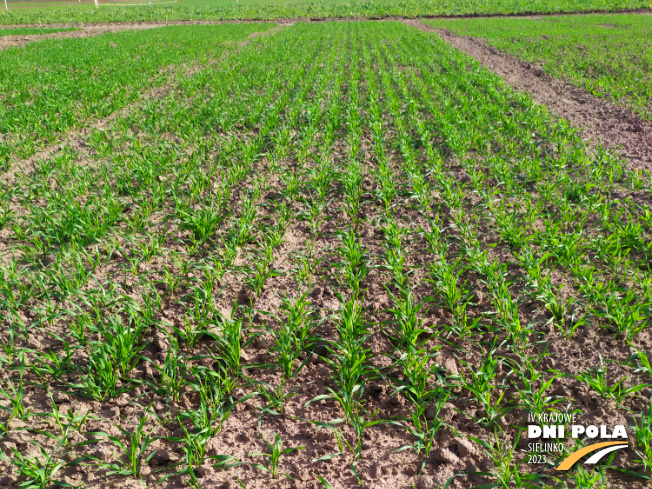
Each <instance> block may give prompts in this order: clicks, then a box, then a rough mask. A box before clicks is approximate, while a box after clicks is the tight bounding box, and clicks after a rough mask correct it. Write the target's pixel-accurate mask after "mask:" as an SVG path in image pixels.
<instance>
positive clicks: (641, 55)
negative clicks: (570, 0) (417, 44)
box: [430, 14, 652, 120]
mask: <svg viewBox="0 0 652 489" xmlns="http://www.w3.org/2000/svg"><path fill="white" fill-rule="evenodd" d="M430 24H432V25H433V26H435V27H443V28H446V29H448V30H450V31H451V32H453V33H455V34H459V35H465V36H473V37H481V38H483V39H485V40H486V41H487V42H488V43H489V44H490V45H492V46H494V47H496V48H498V49H500V50H502V51H504V52H506V53H509V54H512V55H514V56H517V57H519V58H522V59H524V60H526V61H531V62H540V63H542V64H543V68H544V70H545V71H546V72H547V73H549V74H550V75H552V76H555V77H559V78H565V79H568V80H570V81H572V82H573V83H575V84H576V85H578V86H580V87H582V88H584V89H585V90H586V91H587V92H589V93H592V94H593V95H596V96H598V97H609V98H611V99H613V100H614V101H616V102H619V103H624V104H626V105H628V106H630V107H631V108H632V109H634V110H635V111H636V112H637V113H638V114H640V115H641V117H643V118H645V119H647V120H651V119H652V77H651V73H652V16H650V15H626V14H624V15H590V16H573V17H548V18H534V19H514V18H510V19H507V18H505V19H464V20H452V21H446V20H437V21H431V22H430Z"/></svg>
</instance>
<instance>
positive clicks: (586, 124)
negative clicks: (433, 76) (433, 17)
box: [408, 21, 652, 170]
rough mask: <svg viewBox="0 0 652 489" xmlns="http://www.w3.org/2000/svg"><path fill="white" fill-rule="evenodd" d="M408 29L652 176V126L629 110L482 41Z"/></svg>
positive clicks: (417, 24) (443, 31) (422, 26)
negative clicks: (462, 56) (434, 38)
mask: <svg viewBox="0 0 652 489" xmlns="http://www.w3.org/2000/svg"><path fill="white" fill-rule="evenodd" d="M408 24H409V25H412V26H413V27H416V28H417V29H421V30H424V31H428V32H437V33H438V34H439V35H440V36H441V38H442V39H443V40H444V41H446V42H447V43H448V44H450V45H451V46H453V47H454V48H456V49H459V50H461V51H464V52H465V53H467V54H469V55H470V56H472V57H473V58H475V59H476V60H477V61H479V62H480V63H481V64H482V65H484V66H485V67H486V68H488V69H489V70H491V71H492V72H494V73H496V74H497V75H499V76H500V77H501V78H502V79H503V80H504V81H505V82H506V83H507V84H509V85H511V86H512V87H514V88H515V89H517V90H520V91H524V92H527V93H528V94H529V95H530V96H531V97H532V99H533V100H534V101H535V102H536V103H537V104H540V105H544V106H545V107H546V108H548V109H549V110H550V112H552V113H553V114H555V115H557V116H559V117H561V118H563V119H566V120H567V121H569V122H570V123H571V124H572V125H573V126H575V127H577V128H579V129H581V130H582V132H583V134H584V135H585V136H586V137H588V138H589V139H590V140H592V141H593V143H594V144H595V145H597V144H601V145H602V146H603V147H604V148H606V149H613V150H615V151H616V152H617V153H618V154H619V155H620V156H622V157H624V158H626V159H627V160H628V162H629V166H630V168H632V169H636V168H644V169H646V170H652V123H650V122H648V121H645V120H643V119H641V118H640V117H638V116H637V115H636V114H635V113H634V112H633V111H632V110H630V109H629V108H627V107H623V106H619V105H616V104H615V103H613V102H612V101H610V100H607V99H603V98H598V97H595V96H593V95H591V94H590V93H587V92H586V91H585V90H583V89H581V88H579V87H577V86H575V85H573V84H572V83H570V82H568V81H566V80H563V79H559V78H554V77H552V76H550V75H548V74H546V73H545V72H544V71H543V69H542V67H541V66H539V65H538V64H533V63H528V62H526V61H523V60H520V59H518V58H516V57H514V56H510V55H507V54H505V53H502V52H501V51H499V50H497V49H495V48H493V47H491V46H488V45H486V44H485V43H484V42H483V41H482V40H481V39H478V38H473V37H465V36H457V35H455V34H452V33H451V32H449V31H447V30H446V29H435V28H434V27H431V26H428V25H426V24H423V23H422V22H420V21H411V22H408Z"/></svg>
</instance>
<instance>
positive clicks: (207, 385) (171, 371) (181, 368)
mask: <svg viewBox="0 0 652 489" xmlns="http://www.w3.org/2000/svg"><path fill="white" fill-rule="evenodd" d="M302 75H303V74H302V73H300V72H299V73H295V79H296V80H300V79H301V78H302ZM310 81H311V79H308V80H307V81H305V83H307V86H308V87H310V84H309V82H310ZM305 91H306V90H304V94H305ZM282 102H283V101H282V100H281V101H280V102H279V104H280V105H279V107H281V108H283V107H284V105H282ZM299 102H300V101H299ZM297 105H298V106H301V103H298V104H297ZM270 127H273V125H270ZM261 140H263V141H264V138H261ZM259 149H260V148H259ZM254 153H255V152H254ZM239 160H240V161H241V159H240V158H235V159H234V161H239ZM241 175H242V174H241ZM242 176H243V177H244V176H246V175H242ZM260 193H261V190H260V189H257V190H256V189H254V192H253V195H252V197H251V200H249V201H248V202H249V203H250V205H249V206H245V207H248V208H249V209H250V210H252V209H254V204H255V200H256V199H257V198H259V197H260ZM245 198H246V196H245ZM247 214H249V217H246V216H247ZM254 217H255V212H253V214H252V212H248V213H247V212H244V213H243V217H242V218H240V219H238V220H236V222H235V223H234V231H236V232H235V233H230V234H232V235H233V236H235V238H234V240H233V241H234V242H235V245H236V246H237V245H242V244H244V242H243V240H242V238H243V232H242V231H243V229H245V231H247V230H246V228H248V227H251V223H252V221H253V219H254ZM243 219H244V220H243ZM251 231H252V230H249V231H247V232H251ZM245 237H246V235H245ZM244 241H245V242H246V240H244ZM186 264H187V261H186V262H185V263H184V265H183V268H184V269H185V271H186V272H187V271H188V270H187V266H186ZM212 278H213V279H214V278H215V277H212ZM213 282H214V280H212V281H210V282H208V281H206V282H205V284H204V285H206V284H209V283H210V284H212V283H213ZM208 289H210V287H208V288H205V289H202V292H204V294H203V297H204V299H206V298H207V297H210V295H211V290H208ZM194 299H197V293H195V294H194ZM145 302H147V300H146V299H145ZM197 302H198V301H195V304H194V307H193V309H194V310H195V311H197V310H198V309H200V310H201V309H203V310H205V309H206V308H205V307H203V306H198V304H197ZM160 307H161V306H160V298H159V302H158V308H159V309H160ZM159 312H160V311H159ZM131 317H133V316H131ZM115 318H116V322H117V323H118V322H119V319H120V318H119V317H118V316H115ZM128 324H129V323H128ZM222 326H223V327H222V334H221V335H220V336H218V337H217V339H218V340H219V339H221V340H223V341H222V342H221V343H223V345H222V346H224V350H223V352H222V354H221V355H220V357H221V358H220V359H222V360H225V363H226V362H227V361H229V360H230V361H232V362H233V363H232V364H233V365H235V366H236V369H237V364H238V362H239V361H240V354H239V345H240V342H241V333H242V331H241V330H242V321H241V320H233V318H232V319H231V320H226V321H224V322H223V324H222ZM116 328H117V329H116V331H115V332H114V333H116V332H117V334H116V341H118V342H121V343H122V344H121V346H120V348H119V353H120V354H124V355H130V358H131V359H134V358H138V354H139V353H140V352H141V351H142V349H143V348H144V346H146V345H141V346H140V347H136V348H131V349H130V348H129V345H128V344H126V343H129V341H131V340H134V339H136V341H137V339H138V338H139V337H140V336H141V333H142V332H143V331H142V328H140V326H138V327H136V328H131V327H124V324H122V323H121V322H119V325H118V326H116ZM122 333H124V334H122ZM176 333H177V336H179V337H185V338H186V340H187V341H190V342H194V341H195V340H196V338H197V337H198V336H199V335H198V334H196V333H197V332H196V331H192V332H190V333H191V334H187V333H189V332H188V331H180V330H177V331H176ZM170 339H171V341H172V342H173V343H176V341H175V340H176V339H175V338H174V337H172V336H171V337H170ZM132 346H134V345H133V341H132ZM187 346H188V345H187ZM98 356H102V355H101V354H98ZM104 357H105V356H104ZM121 358H122V357H121ZM185 360H187V359H184V358H183V356H182V355H179V351H178V349H176V348H171V349H169V350H168V354H167V356H166V359H165V362H164V365H163V367H162V368H159V367H157V369H158V370H159V374H160V385H159V387H160V388H161V389H156V391H157V392H158V391H159V390H162V391H166V393H167V394H172V396H173V397H174V396H175V395H178V392H179V391H180V390H181V389H183V387H184V384H185V383H187V382H188V379H187V373H188V372H187V371H186V369H185ZM91 363H92V362H91ZM116 363H120V364H121V365H122V364H123V363H125V362H116ZM125 367H126V368H125V369H124V370H125V371H126V370H129V369H131V368H133V367H134V365H133V364H131V365H130V364H129V362H127V363H126V365H125ZM194 373H195V374H196V373H198V372H194ZM203 373H206V372H203ZM226 373H227V372H226V371H224V372H217V373H211V374H210V375H207V376H205V377H204V378H199V379H198V380H197V381H196V382H193V383H191V387H193V388H194V390H196V391H197V392H199V393H200V398H201V406H200V410H199V412H194V413H193V412H190V414H188V413H186V414H184V415H182V417H183V418H186V417H187V418H189V419H190V421H191V422H192V425H194V428H195V430H193V432H189V431H188V430H185V428H184V430H185V432H186V437H185V440H184V441H185V443H186V448H187V450H186V449H184V451H185V452H186V458H187V460H186V462H187V467H188V468H187V473H188V474H189V475H190V479H191V481H192V480H193V478H194V469H196V467H197V465H198V463H199V461H200V460H201V458H202V455H203V447H204V446H205V441H206V440H207V439H208V438H210V436H212V434H214V433H215V432H216V431H215V430H219V424H220V423H218V424H217V425H216V424H215V421H216V419H218V421H221V420H222V419H223V416H224V414H226V413H224V412H220V410H222V411H223V409H222V408H223V407H224V395H225V394H227V395H228V393H229V392H230V391H231V390H232V388H233V384H234V379H233V378H229V377H228V375H226ZM223 374H224V375H223ZM200 377H201V376H200ZM168 388H169V389H170V392H167V391H168ZM175 393H176V394H175ZM216 395H218V398H219V400H220V404H219V406H218V405H217V404H216V397H215V396H216ZM102 397H104V396H102ZM209 406H211V407H209ZM218 414H219V416H218V418H216V416H217V415H218ZM134 475H136V474H134ZM194 482H195V483H196V480H195V481H194Z"/></svg>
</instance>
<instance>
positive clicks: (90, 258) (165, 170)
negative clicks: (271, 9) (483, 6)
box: [0, 2, 652, 489]
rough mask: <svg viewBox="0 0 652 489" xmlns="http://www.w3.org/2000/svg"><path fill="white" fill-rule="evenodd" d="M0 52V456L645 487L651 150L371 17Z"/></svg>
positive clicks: (15, 474) (269, 476)
mask: <svg viewBox="0 0 652 489" xmlns="http://www.w3.org/2000/svg"><path fill="white" fill-rule="evenodd" d="M460 5H462V7H460V8H466V7H463V6H464V5H467V4H460ZM487 5H489V4H487ZM491 5H495V4H491ZM510 5H520V3H519V2H510ZM556 5H560V4H556ZM491 8H493V7H491ZM43 15H46V14H43ZM56 15H59V14H56ZM98 15H105V14H98ZM465 22H466V21H465ZM485 22H487V25H488V26H493V25H494V24H493V22H494V21H485ZM520 22H525V20H523V21H520ZM613 22H617V21H613ZM456 25H457V24H456ZM459 25H462V24H461V23H460V24H459ZM464 25H466V24H464ZM468 25H471V24H468ZM449 28H452V27H449ZM609 32H613V31H609ZM618 32H620V31H618ZM623 49H624V48H623ZM551 51H554V50H551ZM554 52H556V51H554ZM0 59H1V60H2V61H1V62H0V86H2V87H3V89H2V92H0V99H1V100H2V104H1V105H0V144H1V146H0V150H1V153H0V154H1V155H2V171H1V172H0V182H1V183H2V185H0V312H1V315H0V317H1V320H2V326H3V327H2V328H1V329H0V367H1V368H0V474H1V475H0V487H7V488H18V487H21V488H39V489H46V488H49V487H54V486H55V485H58V486H63V487H96V488H104V487H116V488H117V487H120V488H125V489H126V488H136V487H157V488H159V487H160V488H178V487H191V488H249V489H252V488H253V489H262V488H294V487H297V488H315V489H316V488H326V489H328V488H338V489H339V488H353V487H371V488H390V487H391V488H393V489H397V488H401V489H403V488H405V489H411V488H418V489H444V488H446V487H448V488H471V487H477V488H490V487H498V488H504V489H514V488H569V489H593V488H604V489H606V488H625V487H627V488H632V489H643V488H646V487H649V481H650V477H651V476H652V474H651V472H650V469H651V468H652V407H651V406H650V396H651V394H652V364H651V363H650V360H651V359H652V356H650V355H652V352H651V347H652V336H651V329H650V327H649V321H650V316H651V314H652V270H651V268H650V264H651V263H652V244H651V243H652V241H651V237H652V204H651V203H650V195H651V193H652V175H651V174H650V173H649V172H646V171H643V170H640V169H636V168H632V167H631V165H629V164H628V161H626V160H624V159H622V158H620V157H619V156H618V155H617V154H616V153H615V152H612V151H610V150H607V149H605V148H603V147H602V146H601V145H599V144H598V145H597V147H596V146H595V145H593V144H592V143H591V142H587V141H585V140H584V139H583V137H582V132H581V129H580V128H575V127H572V126H571V125H570V124H569V123H568V122H567V121H565V120H563V119H559V118H557V117H555V116H554V115H553V114H551V113H550V112H549V111H548V110H547V109H546V108H545V107H542V106H539V105H536V104H534V103H533V101H532V99H531V98H530V97H529V96H528V95H527V94H526V93H521V92H517V91H515V90H513V89H512V88H511V87H509V86H508V85H506V84H505V83H504V82H503V81H502V80H501V79H500V78H499V77H498V76H496V75H495V74H493V73H491V72H490V71H488V70H487V69H485V68H483V67H482V66H481V65H480V64H479V63H478V62H476V61H475V60H473V59H472V58H470V57H469V56H467V55H465V54H464V53H462V52H460V51H457V50H455V49H453V48H452V47H450V46H449V45H448V44H447V43H446V42H444V41H443V40H442V39H441V38H440V37H439V36H438V35H437V34H436V33H434V32H422V31H419V30H417V29H415V28H414V27H411V26H409V25H406V24H404V23H401V22H398V21H375V22H371V21H357V22H356V21H352V22H323V23H302V22H297V23H294V24H291V25H288V23H284V24H281V23H279V25H273V24H235V25H208V26H174V27H161V28H157V29H151V30H144V31H140V32H121V33H113V34H105V35H102V36H98V37H91V38H84V39H64V40H52V39H49V40H43V41H39V42H36V43H33V44H30V45H28V46H25V47H21V48H11V49H9V50H7V51H3V52H0ZM623 76H624V75H623ZM561 414H564V415H566V416H575V417H576V418H577V419H578V420H579V422H580V423H583V424H586V425H596V426H600V425H605V426H610V427H613V426H614V425H623V426H625V427H626V429H627V436H628V440H627V441H628V443H629V446H628V448H627V450H619V451H615V452H612V453H611V454H610V455H609V456H607V457H605V458H603V460H602V462H600V463H599V464H596V465H593V464H584V463H578V464H577V465H576V466H575V467H574V468H573V469H572V470H571V471H568V472H565V471H558V470H555V467H557V466H558V465H559V464H560V463H561V461H562V460H564V459H565V458H566V457H567V456H568V455H569V454H571V453H573V452H575V451H576V450H578V449H579V447H581V446H582V445H588V444H591V443H594V442H596V441H599V439H593V438H591V437H590V436H588V435H587V436H581V437H579V438H578V439H573V438H570V437H566V438H565V439H561V440H555V441H557V442H558V444H555V446H554V447H548V448H545V449H542V450H540V451H538V452H536V453H534V458H533V451H532V449H531V448H530V447H529V443H532V442H533V441H550V440H533V439H528V430H527V425H528V424H530V422H529V417H530V416H538V415H548V416H549V415H561ZM610 429H611V428H610ZM567 431H568V432H569V433H570V425H569V426H567Z"/></svg>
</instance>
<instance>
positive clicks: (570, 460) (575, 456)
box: [556, 441, 627, 470]
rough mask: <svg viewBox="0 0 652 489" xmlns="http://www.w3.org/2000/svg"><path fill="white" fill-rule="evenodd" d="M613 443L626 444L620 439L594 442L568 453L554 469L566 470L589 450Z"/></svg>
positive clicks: (589, 451)
mask: <svg viewBox="0 0 652 489" xmlns="http://www.w3.org/2000/svg"><path fill="white" fill-rule="evenodd" d="M613 445H627V443H626V442H622V441H605V442H603V443H594V444H593V445H589V446H588V447H584V448H582V449H580V450H578V451H576V452H575V453H573V454H572V455H570V456H569V457H568V458H567V459H566V460H564V461H563V462H562V463H560V464H559V466H558V467H557V468H556V470H568V469H570V468H571V467H572V466H573V464H574V463H575V462H577V461H578V460H579V459H581V458H582V457H583V456H584V455H587V454H589V453H591V452H595V451H596V450H599V449H601V448H604V447H610V446H613Z"/></svg>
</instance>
